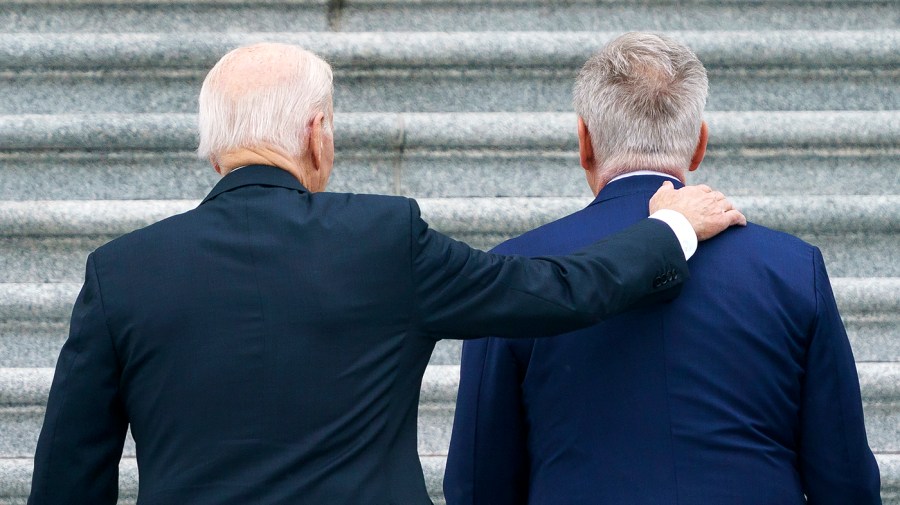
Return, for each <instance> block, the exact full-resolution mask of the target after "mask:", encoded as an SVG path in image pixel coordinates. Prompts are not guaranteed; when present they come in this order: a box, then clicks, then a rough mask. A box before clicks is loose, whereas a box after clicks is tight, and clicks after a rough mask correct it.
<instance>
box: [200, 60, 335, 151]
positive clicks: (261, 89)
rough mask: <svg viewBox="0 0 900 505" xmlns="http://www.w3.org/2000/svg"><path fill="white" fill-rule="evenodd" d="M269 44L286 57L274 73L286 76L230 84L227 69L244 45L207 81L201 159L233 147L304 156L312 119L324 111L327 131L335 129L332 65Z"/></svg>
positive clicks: (203, 90) (202, 101) (202, 103)
mask: <svg viewBox="0 0 900 505" xmlns="http://www.w3.org/2000/svg"><path fill="white" fill-rule="evenodd" d="M266 45H267V46H275V47H277V49H278V50H280V51H282V52H283V53H284V55H285V57H284V58H283V60H281V61H277V64H278V65H280V68H278V69H275V71H274V72H275V73H279V74H282V75H283V76H284V78H271V79H266V78H265V77H263V78H261V79H254V80H253V83H252V84H248V85H247V86H245V87H242V88H241V89H240V91H236V90H234V89H233V88H229V86H228V84H233V83H231V82H229V80H231V81H234V77H233V76H230V75H229V74H228V67H229V66H230V65H231V64H232V63H233V62H234V60H235V58H236V54H237V53H239V52H240V51H242V50H244V49H246V48H238V49H235V50H233V51H231V52H229V53H228V54H226V55H225V56H223V57H222V59H220V60H219V61H218V63H216V65H215V66H214V67H213V68H212V70H210V71H209V74H208V75H207V76H206V79H205V80H204V81H203V87H202V88H201V89H200V109H199V118H198V122H199V127H200V145H199V147H198V149H197V155H198V156H199V157H200V158H201V159H213V160H215V159H217V158H218V156H220V155H222V154H224V153H226V152H229V151H233V150H236V149H241V148H253V147H258V146H268V147H275V148H278V149H281V150H284V151H285V152H286V153H288V154H290V155H299V154H302V153H304V152H305V151H306V148H307V145H306V143H307V138H308V136H307V135H306V132H307V131H308V128H309V123H310V121H311V120H312V119H313V118H314V117H315V116H316V115H317V114H318V113H320V112H321V113H324V114H325V123H324V125H325V133H331V124H330V123H329V118H330V114H331V112H332V111H331V107H332V105H331V104H332V94H333V85H332V79H333V76H332V72H331V67H330V66H329V65H328V63H326V62H325V61H324V60H322V59H321V58H319V57H318V56H316V55H315V54H313V53H311V52H309V51H306V50H304V49H302V48H300V47H297V46H288V45H284V44H266ZM249 78H250V79H252V76H251V77H249ZM260 83H262V84H260Z"/></svg>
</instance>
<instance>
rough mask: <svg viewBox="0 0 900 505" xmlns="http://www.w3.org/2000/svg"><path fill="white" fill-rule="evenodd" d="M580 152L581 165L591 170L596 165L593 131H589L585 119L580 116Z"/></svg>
mask: <svg viewBox="0 0 900 505" xmlns="http://www.w3.org/2000/svg"><path fill="white" fill-rule="evenodd" d="M578 154H579V155H580V156H581V167H582V168H584V169H585V170H587V171H588V172H590V171H591V170H593V169H594V168H595V167H596V164H595V163H594V145H593V144H592V143H591V132H589V131H588V127H587V125H586V124H585V123H584V119H581V117H579V118H578Z"/></svg>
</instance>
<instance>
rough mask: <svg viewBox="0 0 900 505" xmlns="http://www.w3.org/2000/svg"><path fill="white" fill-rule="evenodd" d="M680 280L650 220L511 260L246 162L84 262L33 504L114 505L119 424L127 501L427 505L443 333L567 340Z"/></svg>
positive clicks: (395, 203) (381, 204) (389, 209)
mask: <svg viewBox="0 0 900 505" xmlns="http://www.w3.org/2000/svg"><path fill="white" fill-rule="evenodd" d="M638 256H639V257H640V258H641V259H640V260H639V261H638V260H636V259H635V258H636V257H638ZM670 272H675V273H676V274H675V275H674V277H676V279H675V280H674V281H672V282H670V283H668V284H666V285H664V286H656V287H654V285H655V284H659V282H658V279H661V278H663V277H666V278H669V277H673V276H671V275H669V273H670ZM686 276H687V271H686V262H685V261H684V257H683V253H682V252H681V249H680V246H679V244H678V242H677V240H676V239H675V235H674V233H672V231H671V230H670V229H669V228H668V227H667V226H666V225H665V224H663V223H661V222H659V221H655V220H644V221H643V222H642V223H640V224H639V225H638V226H637V227H634V228H631V229H630V230H629V231H628V232H626V233H625V234H623V235H621V236H619V237H617V238H615V239H614V240H610V241H607V242H605V243H601V244H597V245H594V246H592V247H591V248H588V249H586V250H585V251H584V252H583V253H582V254H580V255H577V256H572V257H567V258H547V259H543V260H536V261H531V260H526V259H522V258H504V257H499V256H493V255H489V254H487V253H483V252H479V251H475V250H473V249H470V248H469V247H467V246H465V245H464V244H462V243H459V242H456V241H453V240H451V239H449V238H447V237H445V236H443V235H441V234H439V233H436V232H434V231H431V230H429V229H428V227H427V225H426V224H425V222H424V221H422V219H421V218H420V217H419V211H418V207H417V206H416V204H415V202H414V201H412V200H409V199H406V198H399V197H386V196H372V195H349V194H336V193H315V194H312V193H309V192H308V191H306V190H305V189H304V188H303V187H302V186H301V185H300V183H298V182H297V181H296V180H295V179H294V178H293V177H292V176H291V175H289V174H288V173H287V172H285V171H282V170H280V169H278V168H274V167H266V166H252V167H246V168H242V169H240V170H238V171H236V172H234V173H232V174H230V175H228V176H226V177H225V178H224V179H223V180H222V181H221V182H220V183H219V184H218V185H217V186H216V187H215V189H213V191H212V192H211V193H210V195H209V196H208V197H207V198H206V199H205V200H204V201H203V203H202V204H201V205H200V206H199V207H198V208H196V209H195V210H192V211H190V212H187V213H184V214H181V215H178V216H174V217H172V218H169V219H166V220H164V221H162V222H159V223H157V224H154V225H152V226H149V227H147V228H144V229H142V230H139V231H136V232H133V233H130V234H128V235H125V236H123V237H121V238H119V239H117V240H114V241H113V242H111V243H109V244H107V245H105V246H103V247H101V248H100V249H98V250H97V251H95V252H94V253H93V254H91V256H90V257H89V258H88V261H87V274H86V280H85V284H84V288H83V289H82V292H81V294H80V295H79V297H78V300H77V302H76V304H75V308H74V311H73V315H72V324H71V332H70V335H69V338H68V340H67V341H66V343H65V346H64V347H63V349H62V352H61V354H60V357H59V361H58V365H57V368H56V375H55V377H54V379H53V385H52V388H51V391H50V399H49V404H48V406H47V413H46V418H45V421H44V426H43V429H42V431H41V436H40V440H39V442H38V448H37V453H36V456H35V469H34V480H33V486H32V494H31V497H30V499H29V503H30V504H32V505H49V504H60V505H63V504H65V505H73V504H75V505H104V504H112V503H115V501H116V496H117V477H118V462H119V458H120V455H121V452H122V447H123V441H124V439H125V436H126V429H127V427H128V426H129V425H130V427H131V431H132V434H133V436H134V440H135V442H136V444H137V461H138V467H139V474H140V491H139V497H138V501H139V503H140V504H141V505H156V504H160V505H172V504H190V505H203V504H217V505H223V504H239V505H247V504H291V505H297V504H311V505H326V504H329V505H330V504H343V503H347V504H366V505H369V504H399V505H410V504H422V503H430V501H429V498H428V494H427V493H426V489H425V484H424V479H423V476H422V469H421V466H420V463H419V458H418V454H417V452H416V414H417V406H418V396H419V388H420V384H421V380H422V374H423V372H424V370H425V367H426V365H427V363H428V358H429V355H430V354H431V351H432V348H433V347H434V343H435V340H436V339H439V338H442V337H445V336H453V337H456V336H460V335H473V336H474V335H488V334H494V333H498V334H506V335H510V336H512V335H528V336H534V335H541V334H548V333H558V332H560V331H569V330H572V329H574V328H576V327H583V326H586V325H589V324H593V323H594V322H596V321H597V320H598V319H599V318H602V317H605V316H607V315H609V314H610V313H613V312H616V311H620V310H622V309H624V308H626V307H627V306H629V305H632V304H634V303H646V302H652V301H654V300H659V299H668V298H671V297H673V296H675V294H677V291H678V286H679V285H680V284H681V282H682V280H683V279H684V278H685V277H686ZM654 280H657V282H654Z"/></svg>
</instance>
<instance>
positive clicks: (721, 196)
mask: <svg viewBox="0 0 900 505" xmlns="http://www.w3.org/2000/svg"><path fill="white" fill-rule="evenodd" d="M711 194H712V196H713V198H715V199H716V201H717V202H718V201H720V200H724V199H725V194H724V193H722V192H721V191H713V192H712V193H711Z"/></svg>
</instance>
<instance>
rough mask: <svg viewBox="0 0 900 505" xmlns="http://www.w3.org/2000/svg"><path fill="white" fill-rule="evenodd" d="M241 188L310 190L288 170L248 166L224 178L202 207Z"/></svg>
mask: <svg viewBox="0 0 900 505" xmlns="http://www.w3.org/2000/svg"><path fill="white" fill-rule="evenodd" d="M241 186H278V187H282V188H288V189H295V190H297V191H302V192H308V190H307V189H306V188H305V187H303V184H300V181H298V180H297V178H296V177H294V176H293V175H291V174H290V173H289V172H287V171H286V170H282V169H280V168H278V167H273V166H269V165H248V166H246V167H242V168H241V169H240V170H235V171H233V172H231V173H229V174H228V175H226V176H225V177H223V178H222V180H220V181H219V182H218V184H216V185H215V187H213V189H212V191H210V192H209V194H208V195H206V198H204V199H203V201H202V202H200V205H203V204H204V203H206V202H208V201H210V200H212V199H213V198H215V197H217V196H219V195H221V194H222V193H225V192H226V191H231V190H233V189H237V188H240V187H241Z"/></svg>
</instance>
